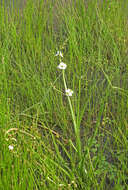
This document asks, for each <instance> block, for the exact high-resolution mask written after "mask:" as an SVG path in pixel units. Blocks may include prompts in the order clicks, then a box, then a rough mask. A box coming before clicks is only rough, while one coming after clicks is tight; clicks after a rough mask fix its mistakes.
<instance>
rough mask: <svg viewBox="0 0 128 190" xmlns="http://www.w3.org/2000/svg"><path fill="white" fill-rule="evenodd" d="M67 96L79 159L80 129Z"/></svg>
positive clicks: (65, 85)
mask: <svg viewBox="0 0 128 190" xmlns="http://www.w3.org/2000/svg"><path fill="white" fill-rule="evenodd" d="M64 72H65V71H64V70H63V81H64V87H65V90H67V84H66V80H65V73H64ZM67 97H68V102H69V106H70V110H71V115H72V119H73V124H74V130H75V135H76V145H77V151H78V155H79V159H81V141H80V131H79V128H78V127H77V124H76V118H75V114H74V112H73V108H72V103H71V100H70V97H69V96H67Z"/></svg>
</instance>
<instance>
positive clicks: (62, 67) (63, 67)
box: [57, 62, 67, 70]
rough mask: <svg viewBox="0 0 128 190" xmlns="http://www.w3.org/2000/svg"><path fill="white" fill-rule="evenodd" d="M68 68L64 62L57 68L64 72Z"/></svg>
mask: <svg viewBox="0 0 128 190" xmlns="http://www.w3.org/2000/svg"><path fill="white" fill-rule="evenodd" d="M66 67H67V65H66V64H65V63H63V62H61V63H60V64H59V65H58V66H57V68H58V69H62V70H65V69H66Z"/></svg>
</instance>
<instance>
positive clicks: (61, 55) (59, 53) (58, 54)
mask: <svg viewBox="0 0 128 190" xmlns="http://www.w3.org/2000/svg"><path fill="white" fill-rule="evenodd" d="M55 56H60V57H63V54H62V52H61V51H57V53H56V55H55Z"/></svg>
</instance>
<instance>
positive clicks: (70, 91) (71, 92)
mask: <svg viewBox="0 0 128 190" xmlns="http://www.w3.org/2000/svg"><path fill="white" fill-rule="evenodd" d="M65 92H66V95H67V96H72V94H73V91H72V90H71V89H67V90H65Z"/></svg>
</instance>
